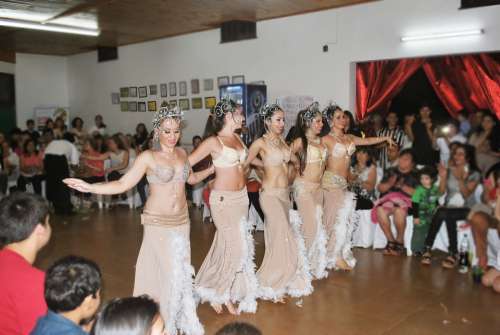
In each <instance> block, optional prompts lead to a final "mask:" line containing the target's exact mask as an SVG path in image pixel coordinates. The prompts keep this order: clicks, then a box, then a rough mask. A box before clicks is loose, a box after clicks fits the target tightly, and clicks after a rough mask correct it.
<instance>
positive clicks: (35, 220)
mask: <svg viewBox="0 0 500 335" xmlns="http://www.w3.org/2000/svg"><path fill="white" fill-rule="evenodd" d="M50 235H51V228H50V225H49V206H48V204H47V202H46V201H45V200H44V199H42V198H41V197H40V196H38V195H34V194H29V193H20V192H16V193H13V194H11V195H10V196H8V197H5V198H3V199H2V200H1V201H0V245H3V249H2V250H0V334H8V335H24V334H29V333H30V331H31V330H32V329H33V327H34V326H35V323H36V320H37V319H38V318H39V317H40V316H42V315H44V314H45V313H46V312H47V305H46V304H45V300H44V298H43V282H44V279H45V274H44V273H43V272H42V271H40V270H38V269H37V268H35V267H33V265H32V264H33V263H34V262H35V259H36V256H37V254H38V252H39V251H40V249H42V248H43V247H44V246H45V245H46V244H47V243H48V241H49V239H50Z"/></svg>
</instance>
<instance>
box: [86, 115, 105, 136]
mask: <svg viewBox="0 0 500 335" xmlns="http://www.w3.org/2000/svg"><path fill="white" fill-rule="evenodd" d="M94 122H95V124H94V125H93V126H92V127H91V128H90V129H89V134H90V135H95V134H96V133H98V134H100V135H101V136H106V134H107V131H106V130H107V129H106V128H107V127H106V125H105V124H104V122H103V120H102V116H101V115H99V114H97V115H96V116H95V118H94Z"/></svg>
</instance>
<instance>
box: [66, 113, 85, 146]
mask: <svg viewBox="0 0 500 335" xmlns="http://www.w3.org/2000/svg"><path fill="white" fill-rule="evenodd" d="M70 132H71V133H72V134H73V135H75V137H76V142H77V143H80V144H83V141H84V140H85V138H86V137H87V131H86V130H85V129H83V120H82V118H80V117H75V118H74V119H73V120H72V121H71V130H70Z"/></svg>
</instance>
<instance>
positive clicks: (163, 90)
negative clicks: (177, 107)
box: [160, 84, 168, 97]
mask: <svg viewBox="0 0 500 335" xmlns="http://www.w3.org/2000/svg"><path fill="white" fill-rule="evenodd" d="M167 94H168V86H167V84H160V96H161V97H167V96H168V95H167Z"/></svg>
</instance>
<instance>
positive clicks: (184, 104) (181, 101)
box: [179, 99, 189, 111]
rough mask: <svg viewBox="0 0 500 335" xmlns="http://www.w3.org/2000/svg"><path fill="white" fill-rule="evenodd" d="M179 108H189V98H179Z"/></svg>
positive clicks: (183, 109)
mask: <svg viewBox="0 0 500 335" xmlns="http://www.w3.org/2000/svg"><path fill="white" fill-rule="evenodd" d="M179 108H180V109H181V111H187V110H189V99H179Z"/></svg>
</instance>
